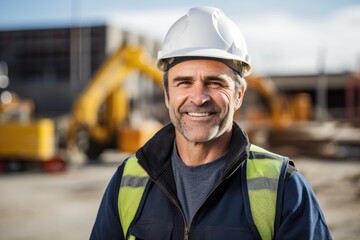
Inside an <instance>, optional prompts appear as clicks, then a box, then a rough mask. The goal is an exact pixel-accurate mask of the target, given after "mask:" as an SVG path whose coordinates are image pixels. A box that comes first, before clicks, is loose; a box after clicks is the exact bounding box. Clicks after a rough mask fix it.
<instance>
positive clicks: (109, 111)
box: [68, 46, 162, 159]
mask: <svg viewBox="0 0 360 240" xmlns="http://www.w3.org/2000/svg"><path fill="white" fill-rule="evenodd" d="M134 72H140V73H141V74H143V75H145V76H147V77H148V78H149V79H152V80H153V81H154V82H155V83H157V84H159V85H160V86H162V72H161V71H160V70H159V69H157V67H156V64H155V62H154V60H153V59H152V58H151V57H150V56H149V55H148V54H147V52H145V51H144V50H143V49H142V48H140V47H130V46H126V47H122V48H120V49H119V50H118V51H117V52H115V53H114V54H113V55H112V56H111V57H109V58H108V59H107V60H106V61H105V62H104V63H103V65H102V66H101V67H100V69H99V70H98V72H97V73H96V74H95V76H94V78H93V79H92V80H91V82H90V83H89V85H88V87H87V88H86V89H85V91H84V92H83V93H82V94H81V95H80V96H79V98H78V99H77V100H76V102H75V104H74V108H73V113H72V117H71V119H70V125H69V131H68V148H70V149H76V150H80V151H81V152H84V153H86V154H87V155H88V157H89V158H90V159H94V158H96V157H97V156H98V155H99V154H100V153H101V152H102V150H104V149H106V148H109V147H114V144H115V145H116V146H117V147H118V148H119V150H120V151H125V152H134V151H135V150H136V149H137V148H139V147H140V146H141V145H143V144H144V143H145V141H146V140H148V138H149V137H150V136H151V135H152V134H153V133H155V131H157V130H158V129H159V128H160V125H159V124H155V125H154V124H150V123H147V122H146V121H145V119H144V121H143V123H142V124H141V125H142V126H135V127H133V126H130V125H129V124H128V120H129V100H128V97H127V94H126V91H125V90H124V88H123V86H122V85H123V83H124V82H125V80H126V79H128V77H129V75H130V74H132V73H134Z"/></svg>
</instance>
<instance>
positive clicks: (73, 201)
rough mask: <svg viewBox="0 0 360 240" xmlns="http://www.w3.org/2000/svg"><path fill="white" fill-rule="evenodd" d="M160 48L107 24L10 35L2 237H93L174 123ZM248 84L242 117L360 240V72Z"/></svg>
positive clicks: (332, 220) (0, 41) (0, 70)
mask: <svg viewBox="0 0 360 240" xmlns="http://www.w3.org/2000/svg"><path fill="white" fill-rule="evenodd" d="M160 45H161V42H159V39H152V38H150V37H148V36H145V35H140V34H137V33H133V32H129V31H126V30H122V29H119V28H118V27H115V26H112V25H107V24H104V25H95V26H81V27H80V26H75V27H74V26H71V27H59V28H39V29H20V30H19V29H16V30H2V31H0V100H1V101H0V196H1V197H0V239H9V240H20V239H28V240H30V239H34V240H35V239H36V240H42V239H53V240H61V239H88V238H89V234H90V232H91V228H92V225H93V223H94V220H95V217H96V214H97V210H98V207H99V204H100V201H101V197H102V195H103V192H104V191H105V188H106V186H107V184H108V182H109V181H110V179H111V176H112V175H113V173H114V172H115V171H116V169H117V166H118V165H119V164H120V163H121V162H122V161H123V160H124V159H125V158H126V157H127V156H129V155H131V154H133V153H134V152H135V151H136V150H137V149H138V148H139V147H141V146H142V145H143V144H144V143H145V142H146V141H147V140H148V139H149V138H150V137H151V136H152V135H153V134H154V133H155V132H157V131H158V130H159V129H160V128H161V127H162V126H164V125H165V124H167V123H168V122H169V121H170V119H169V116H168V110H167V108H166V106H165V102H164V96H163V88H162V72H161V71H160V70H159V69H158V68H157V67H156V63H155V61H156V54H157V51H158V50H159V48H160ZM246 80H247V83H248V90H247V92H246V96H245V100H244V103H243V106H242V107H241V109H240V110H239V112H237V113H235V114H236V116H235V119H236V121H237V122H238V123H239V125H240V126H241V127H242V128H244V129H245V130H246V132H247V133H248V135H249V138H250V140H251V142H252V143H254V144H257V145H259V146H262V147H264V148H267V149H269V150H271V151H274V152H277V153H279V154H281V155H286V156H288V157H290V158H291V159H292V160H293V161H294V162H295V165H296V167H297V168H298V169H299V170H300V171H301V172H302V174H303V175H304V176H305V177H306V178H307V180H308V181H309V182H310V184H311V185H312V187H313V189H314V191H315V194H316V196H317V197H318V200H319V202H320V205H321V207H322V209H323V211H324V215H325V218H326V220H327V222H328V225H329V227H330V230H331V233H332V235H333V237H334V239H344V240H345V239H346V240H351V239H354V240H355V239H358V238H359V237H358V236H360V229H359V226H360V72H343V73H333V74H327V73H324V72H321V71H320V72H319V73H318V74H312V75H281V76H270V75H269V76H267V75H266V76H265V75H262V74H257V73H256V71H255V72H254V73H253V74H252V75H250V76H249V77H248V78H247V79H246ZM125 139H126V140H125Z"/></svg>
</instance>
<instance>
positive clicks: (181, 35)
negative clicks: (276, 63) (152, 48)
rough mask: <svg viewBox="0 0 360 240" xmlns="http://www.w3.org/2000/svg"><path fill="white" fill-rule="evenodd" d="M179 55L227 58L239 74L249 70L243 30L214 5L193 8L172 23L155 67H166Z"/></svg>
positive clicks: (164, 68)
mask: <svg viewBox="0 0 360 240" xmlns="http://www.w3.org/2000/svg"><path fill="white" fill-rule="evenodd" d="M180 57H181V58H183V57H185V58H187V57H190V58H215V59H219V60H226V61H227V62H232V64H233V65H234V66H235V67H236V68H237V69H236V70H237V71H238V72H239V73H240V74H241V75H242V76H248V75H249V74H250V73H251V64H250V57H249V55H248V53H247V48H246V43H245V39H244V37H243V34H242V32H241V31H240V29H239V28H238V27H237V26H236V24H235V23H234V22H233V21H232V20H230V19H229V18H228V17H226V16H225V14H224V12H223V11H222V10H220V9H218V8H215V7H207V6H206V7H197V8H192V9H190V10H189V11H188V13H187V14H186V15H185V16H183V17H181V18H180V19H179V20H177V21H176V22H175V23H174V24H173V25H172V26H171V28H170V29H169V31H168V33H167V34H166V36H165V39H164V42H163V45H162V49H160V51H159V52H158V62H157V63H158V67H159V68H160V69H162V70H164V71H166V70H167V69H168V67H169V64H171V63H172V62H173V61H174V59H175V58H180ZM228 60H230V61H228Z"/></svg>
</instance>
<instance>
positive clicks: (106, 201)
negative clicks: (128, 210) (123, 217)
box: [90, 164, 124, 240]
mask: <svg viewBox="0 0 360 240" xmlns="http://www.w3.org/2000/svg"><path fill="white" fill-rule="evenodd" d="M122 172H123V164H122V165H121V166H120V167H119V168H118V169H117V171H116V173H115V174H114V176H113V177H112V179H111V181H110V183H109V184H108V186H107V188H106V190H105V193H104V196H103V198H102V201H101V203H100V207H99V211H98V214H97V217H96V220H95V223H94V226H93V229H92V232H91V235H90V239H91V240H103V239H119V240H122V239H124V235H123V231H122V227H121V224H120V217H119V211H118V195H119V188H120V182H121V176H122Z"/></svg>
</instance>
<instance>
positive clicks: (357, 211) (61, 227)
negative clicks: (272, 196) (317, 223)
mask: <svg viewBox="0 0 360 240" xmlns="http://www.w3.org/2000/svg"><path fill="white" fill-rule="evenodd" d="M295 163H296V165H297V167H298V168H299V169H300V170H301V172H302V173H303V175H305V177H306V178H307V179H308V180H309V182H310V183H311V185H312V186H313V188H314V190H315V193H316V195H317V197H318V200H319V202H320V205H321V207H322V208H323V211H324V214H325V217H326V220H327V222H328V224H329V226H330V228H331V232H332V235H333V237H334V239H344V240H352V239H354V240H355V239H359V236H360V160H352V161H351V160H319V159H318V160H316V159H306V158H298V159H295ZM117 164H118V163H114V162H112V163H106V164H98V165H86V166H73V167H71V168H70V169H69V170H68V171H67V172H66V173H63V174H56V175H48V174H44V173H17V174H7V175H0V239H4V240H23V239H26V240H45V239H46V240H48V239H52V240H63V239H88V238H89V234H90V232H91V228H92V224H93V222H94V219H95V216H96V212H97V209H98V206H99V203H100V199H101V197H102V194H103V191H104V189H105V187H106V185H107V183H108V181H109V180H110V178H111V176H112V174H113V173H114V171H115V170H116V166H117Z"/></svg>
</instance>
